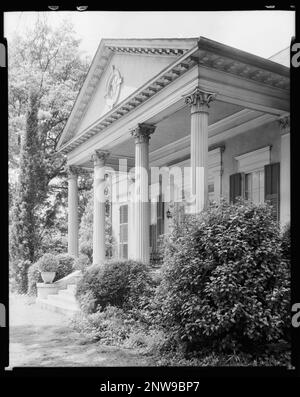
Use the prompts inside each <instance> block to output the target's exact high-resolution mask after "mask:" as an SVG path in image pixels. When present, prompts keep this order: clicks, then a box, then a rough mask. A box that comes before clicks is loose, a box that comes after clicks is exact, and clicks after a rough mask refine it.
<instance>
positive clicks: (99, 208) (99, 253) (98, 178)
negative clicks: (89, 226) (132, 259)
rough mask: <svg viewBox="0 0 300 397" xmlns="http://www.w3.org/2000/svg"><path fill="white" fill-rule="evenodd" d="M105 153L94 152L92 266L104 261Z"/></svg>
mask: <svg viewBox="0 0 300 397" xmlns="http://www.w3.org/2000/svg"><path fill="white" fill-rule="evenodd" d="M106 158H107V153H103V152H96V153H95V155H94V156H93V160H94V220H93V264H97V265H101V264H103V263H104V261H105V194H104V189H105V160H106Z"/></svg>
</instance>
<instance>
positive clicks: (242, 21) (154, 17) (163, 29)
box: [4, 10, 295, 58]
mask: <svg viewBox="0 0 300 397" xmlns="http://www.w3.org/2000/svg"><path fill="white" fill-rule="evenodd" d="M37 18H47V19H48V21H49V23H50V24H51V25H52V26H56V25H58V24H59V23H60V22H61V21H62V20H64V19H65V18H66V19H68V20H71V21H72V22H73V24H74V27H75V31H76V34H77V36H78V38H80V39H81V40H82V42H81V50H82V51H83V53H84V54H86V55H88V56H90V57H93V56H94V55H95V52H96V50H97V47H98V45H99V43H100V40H101V39H102V38H164V37H166V38H167V37H172V38H182V37H199V36H204V37H207V38H209V39H212V40H216V41H219V42H221V43H224V44H227V45H229V46H232V47H235V48H238V49H241V50H244V51H248V52H250V53H252V54H255V55H258V56H261V57H264V58H269V57H270V56H272V55H274V54H275V53H277V52H279V51H281V50H282V49H284V48H286V47H289V46H290V42H291V38H292V36H293V35H294V34H295V33H294V31H295V13H294V11H279V10H278V11H274V10H266V11H209V12H206V11H205V12H204V11H193V12H190V11H171V12H169V11H168V12H162V11H159V12H156V11H143V12H119V11H111V12H107V11H95V12H94V11H84V12H79V11H72V12H65V11H49V12H6V13H5V15H4V35H5V37H6V38H7V40H8V46H9V43H10V40H11V38H12V36H13V34H14V32H17V33H19V34H25V32H26V30H27V29H28V28H30V27H32V25H33V23H34V21H35V20H36V19H37Z"/></svg>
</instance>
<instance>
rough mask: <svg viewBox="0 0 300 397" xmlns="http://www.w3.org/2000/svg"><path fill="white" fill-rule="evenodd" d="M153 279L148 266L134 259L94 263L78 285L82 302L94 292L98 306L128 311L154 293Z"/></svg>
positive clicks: (78, 292)
mask: <svg viewBox="0 0 300 397" xmlns="http://www.w3.org/2000/svg"><path fill="white" fill-rule="evenodd" d="M151 286H152V279H151V277H150V275H149V270H148V267H147V266H146V265H144V264H143V263H139V262H134V261H116V262H106V263H105V264H104V265H103V266H98V265H94V266H92V267H91V268H89V269H88V270H87V271H86V273H85V274H84V275H83V277H82V279H81V280H80V281H79V283H78V285H77V292H76V296H77V298H78V300H79V302H81V301H82V299H86V294H87V292H91V293H92V295H90V297H91V296H92V299H94V300H95V308H98V307H100V308H102V309H103V308H105V307H106V306H108V305H111V306H116V307H119V308H123V309H126V310H130V309H134V308H137V307H139V306H141V305H142V304H143V302H144V299H145V297H147V296H150V294H151V292H152V288H151Z"/></svg>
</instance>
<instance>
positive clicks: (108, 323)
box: [71, 306, 132, 346]
mask: <svg viewBox="0 0 300 397" xmlns="http://www.w3.org/2000/svg"><path fill="white" fill-rule="evenodd" d="M130 323H131V322H130V320H128V316H126V314H125V313H124V312H123V311H122V309H119V308H117V307H113V306H107V307H106V308H105V309H104V310H103V311H97V312H95V313H92V314H88V315H86V314H84V313H80V314H78V315H77V316H75V317H74V318H73V319H72V321H71V325H72V327H73V328H74V329H75V331H78V332H80V333H82V334H84V335H85V337H87V339H90V340H93V341H101V343H102V344H104V345H114V346H120V345H122V344H123V342H124V340H125V339H126V338H128V336H129V334H130V332H131V328H132V327H131V325H130Z"/></svg>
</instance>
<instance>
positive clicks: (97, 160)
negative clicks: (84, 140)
mask: <svg viewBox="0 0 300 397" xmlns="http://www.w3.org/2000/svg"><path fill="white" fill-rule="evenodd" d="M108 157H109V152H108V151H104V150H95V152H94V153H93V154H92V161H93V163H94V166H97V165H100V166H104V165H105V163H106V160H107V158H108Z"/></svg>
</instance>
